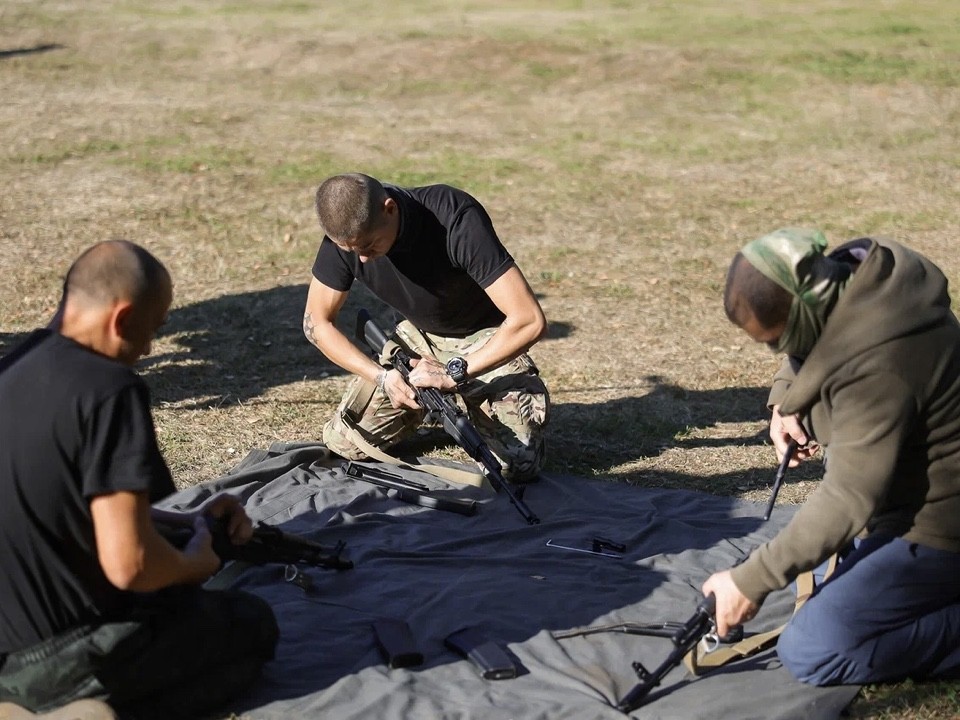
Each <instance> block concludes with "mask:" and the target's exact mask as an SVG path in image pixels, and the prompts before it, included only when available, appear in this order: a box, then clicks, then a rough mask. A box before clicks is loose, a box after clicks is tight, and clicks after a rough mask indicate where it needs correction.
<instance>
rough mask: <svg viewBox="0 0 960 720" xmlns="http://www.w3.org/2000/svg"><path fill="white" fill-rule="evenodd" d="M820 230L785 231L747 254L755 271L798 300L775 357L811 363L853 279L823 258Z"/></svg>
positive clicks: (847, 271) (766, 237)
mask: <svg viewBox="0 0 960 720" xmlns="http://www.w3.org/2000/svg"><path fill="white" fill-rule="evenodd" d="M826 247H827V239H826V238H825V237H824V236H823V233H822V232H820V231H819V230H806V229H801V228H781V229H780V230H775V231H774V232H772V233H770V234H769V235H764V236H763V237H761V238H758V239H757V240H754V241H753V242H751V243H750V244H748V245H747V246H746V247H744V248H743V250H742V251H741V252H742V253H743V256H744V257H745V258H746V259H747V262H749V263H750V264H751V265H753V266H754V267H755V268H756V269H757V270H759V271H760V272H761V273H763V274H764V275H765V276H766V277H768V278H770V279H771V280H773V281H774V282H775V283H776V284H777V285H779V286H780V287H782V288H783V289H784V290H786V291H787V292H789V293H790V294H791V295H793V303H792V304H791V305H790V315H789V316H788V317H787V325H786V327H785V328H784V330H783V334H782V335H780V339H779V340H778V341H777V342H776V343H775V344H773V345H771V347H772V348H773V350H774V352H778V353H787V354H788V355H795V356H797V357H801V358H805V357H806V356H807V355H809V354H810V351H811V350H812V349H813V346H814V344H815V343H816V342H817V338H819V337H820V333H821V332H822V331H823V326H824V325H825V324H826V322H827V316H828V315H829V314H830V311H831V310H833V306H834V305H835V304H836V302H837V299H838V298H839V297H840V293H842V292H843V288H844V287H845V286H846V284H847V282H848V281H849V279H850V267H849V266H848V265H846V264H845V263H841V262H838V261H836V260H832V259H830V258H828V257H827V256H825V255H824V254H823V251H824V250H826Z"/></svg>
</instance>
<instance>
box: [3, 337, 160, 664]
mask: <svg viewBox="0 0 960 720" xmlns="http://www.w3.org/2000/svg"><path fill="white" fill-rule="evenodd" d="M174 489H175V488H174V485H173V481H172V479H171V477H170V470H169V469H168V467H167V465H166V463H165V462H164V460H163V457H162V456H161V454H160V450H159V448H158V447H157V440H156V434H155V431H154V426H153V420H152V418H151V416H150V400H149V393H148V390H147V387H146V385H145V384H144V382H143V380H141V379H140V377H139V376H138V375H137V374H136V373H135V372H133V370H131V369H130V368H128V367H126V366H124V365H122V364H120V363H117V362H114V361H112V360H110V359H108V358H106V357H103V356H102V355H99V354H97V353H95V352H93V351H91V350H88V349H86V348H84V347H83V346H81V345H79V344H77V343H75V342H73V341H72V340H70V339H68V338H65V337H63V336H62V335H60V334H58V333H53V332H50V331H48V330H38V331H37V332H35V333H34V334H33V335H31V336H30V337H29V338H28V339H27V341H26V342H25V344H24V345H23V346H21V347H20V348H17V349H14V350H13V351H12V352H11V353H10V354H9V355H8V356H7V357H5V358H3V359H0V653H6V652H11V651H15V650H20V649H23V648H25V647H29V646H31V645H33V644H35V643H37V642H40V641H41V640H44V639H47V638H49V637H51V636H53V635H55V634H57V633H60V632H63V631H65V630H68V629H70V628H73V627H76V626H78V625H82V624H85V623H88V622H97V621H99V620H102V619H105V618H109V617H111V616H117V615H119V614H120V613H122V612H123V610H124V608H125V607H127V603H129V601H130V599H131V598H132V597H134V594H133V593H130V592H124V591H121V590H119V589H117V588H116V587H115V586H113V585H112V584H111V583H110V582H109V581H108V580H107V578H106V576H105V575H104V574H103V570H102V569H101V567H100V563H99V562H98V560H97V551H96V542H95V539H94V532H93V520H92V518H91V515H90V500H91V499H92V498H93V497H95V496H97V495H103V494H109V493H113V492H117V491H122V490H128V491H132V492H147V493H148V496H149V498H150V501H151V502H156V501H157V500H159V499H161V498H163V497H165V496H166V495H169V494H170V493H172V492H173V491H174Z"/></svg>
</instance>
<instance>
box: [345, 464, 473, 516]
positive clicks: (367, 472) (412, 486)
mask: <svg viewBox="0 0 960 720" xmlns="http://www.w3.org/2000/svg"><path fill="white" fill-rule="evenodd" d="M342 468H343V472H344V474H345V475H347V477H351V478H353V479H355V480H363V481H364V482H368V483H370V484H371V485H376V486H377V487H381V488H384V489H386V490H389V491H393V497H395V498H396V499H397V500H401V501H403V502H406V503H411V504H413V505H420V506H422V507H428V508H432V509H434V510H446V511H447V512H454V513H458V514H459V515H475V514H476V512H477V503H476V501H475V500H466V499H464V498H448V497H441V496H440V495H437V494H435V493H431V491H430V488H429V487H427V486H426V485H424V484H423V483H418V482H414V481H412V480H408V479H407V478H405V477H402V476H400V475H397V474H395V473H391V472H387V471H386V470H381V469H379V468H373V467H367V466H365V465H357V464H356V463H354V462H347V463H344V464H343V466H342Z"/></svg>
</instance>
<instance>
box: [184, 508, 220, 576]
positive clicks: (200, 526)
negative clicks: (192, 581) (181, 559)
mask: <svg viewBox="0 0 960 720" xmlns="http://www.w3.org/2000/svg"><path fill="white" fill-rule="evenodd" d="M183 554H184V555H185V556H186V557H187V558H188V559H189V560H190V562H191V563H192V564H194V565H195V566H196V567H197V572H199V573H200V574H201V576H202V577H209V576H210V575H213V574H214V573H215V572H216V571H217V570H219V569H220V565H221V562H222V561H221V559H220V558H219V557H218V556H217V554H216V553H215V552H214V551H213V537H212V536H211V535H210V529H209V528H208V527H207V521H206V520H205V519H204V518H203V517H202V516H198V517H196V518H194V520H193V536H192V537H191V538H190V540H189V541H188V542H187V544H186V545H185V546H184V548H183Z"/></svg>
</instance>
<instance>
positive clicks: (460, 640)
mask: <svg viewBox="0 0 960 720" xmlns="http://www.w3.org/2000/svg"><path fill="white" fill-rule="evenodd" d="M443 643H444V645H446V646H447V647H448V648H450V649H451V650H453V651H454V652H456V653H458V654H459V655H461V656H462V657H465V658H466V659H467V660H469V661H470V662H472V663H473V664H474V665H475V666H476V667H477V669H478V670H479V671H480V676H481V677H483V679H484V680H509V679H510V678H515V677H516V676H517V666H516V665H515V664H514V662H513V660H512V659H511V658H510V656H509V655H508V654H507V651H506V650H505V649H504V648H503V647H502V646H501V645H500V644H499V643H497V642H496V641H494V640H490V639H488V638H487V637H486V636H485V635H484V634H483V633H482V632H481V631H480V630H479V629H477V628H473V627H468V628H464V629H462V630H458V631H457V632H455V633H453V634H452V635H448V636H447V638H446V639H445V640H444V641H443Z"/></svg>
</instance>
